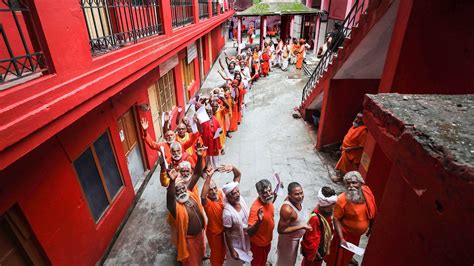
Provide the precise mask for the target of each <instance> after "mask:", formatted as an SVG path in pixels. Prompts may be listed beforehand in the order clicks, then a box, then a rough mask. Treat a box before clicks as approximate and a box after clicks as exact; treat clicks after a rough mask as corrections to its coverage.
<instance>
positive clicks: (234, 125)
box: [229, 75, 241, 132]
mask: <svg viewBox="0 0 474 266" xmlns="http://www.w3.org/2000/svg"><path fill="white" fill-rule="evenodd" d="M235 76H236V77H237V76H238V75H235ZM240 83H241V82H240V80H238V79H234V80H233V81H232V83H231V86H232V88H231V90H232V94H233V95H231V98H232V118H231V120H230V127H229V131H231V132H234V131H237V129H238V128H239V122H240V107H239V101H240V89H239V85H240Z"/></svg>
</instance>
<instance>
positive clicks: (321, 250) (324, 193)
mask: <svg viewBox="0 0 474 266" xmlns="http://www.w3.org/2000/svg"><path fill="white" fill-rule="evenodd" d="M336 200H337V195H336V192H335V191H334V189H332V188H330V187H322V188H321V189H320V190H319V192H318V203H317V205H316V207H315V208H314V210H313V213H311V218H310V219H309V224H310V225H311V227H312V228H313V230H311V231H307V232H306V233H305V234H304V236H303V240H302V241H301V253H302V254H303V257H304V259H303V261H302V262H301V266H321V265H322V263H323V259H324V257H325V256H326V255H328V254H329V247H330V244H331V239H332V234H333V232H332V213H333V210H334V205H335V204H336Z"/></svg>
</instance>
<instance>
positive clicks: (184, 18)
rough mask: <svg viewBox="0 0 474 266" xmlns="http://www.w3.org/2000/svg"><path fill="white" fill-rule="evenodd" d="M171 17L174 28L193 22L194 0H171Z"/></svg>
mask: <svg viewBox="0 0 474 266" xmlns="http://www.w3.org/2000/svg"><path fill="white" fill-rule="evenodd" d="M171 18H172V22H171V23H172V24H171V25H172V26H173V28H179V27H183V26H186V25H188V24H191V23H193V20H194V17H193V1H192V0H171Z"/></svg>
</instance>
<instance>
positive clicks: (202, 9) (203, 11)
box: [199, 0, 209, 19]
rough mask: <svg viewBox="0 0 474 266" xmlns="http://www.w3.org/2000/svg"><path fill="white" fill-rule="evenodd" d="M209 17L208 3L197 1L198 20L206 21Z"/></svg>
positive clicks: (202, 0)
mask: <svg viewBox="0 0 474 266" xmlns="http://www.w3.org/2000/svg"><path fill="white" fill-rule="evenodd" d="M208 17H209V1H207V0H199V19H206V18H208Z"/></svg>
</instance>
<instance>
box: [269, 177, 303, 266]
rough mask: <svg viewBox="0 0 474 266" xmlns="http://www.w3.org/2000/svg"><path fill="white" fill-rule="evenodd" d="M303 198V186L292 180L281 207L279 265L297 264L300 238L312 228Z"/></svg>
mask: <svg viewBox="0 0 474 266" xmlns="http://www.w3.org/2000/svg"><path fill="white" fill-rule="evenodd" d="M303 199H304V193H303V187H301V185H300V184H299V183H297V182H291V183H290V184H289V185H288V197H287V200H285V201H284V202H283V204H282V205H281V209H280V221H279V222H278V234H279V235H278V246H277V254H278V259H277V263H276V265H277V266H288V265H295V263H296V257H297V256H298V248H299V244H300V239H301V237H303V235H304V234H305V232H306V230H312V227H311V226H310V225H308V223H307V219H306V215H305V214H304V210H303V205H302V203H303Z"/></svg>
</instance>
